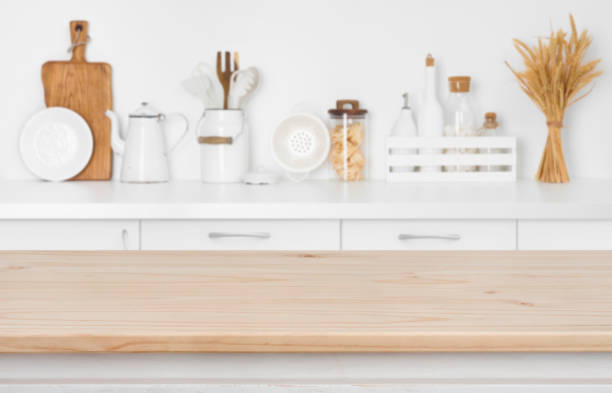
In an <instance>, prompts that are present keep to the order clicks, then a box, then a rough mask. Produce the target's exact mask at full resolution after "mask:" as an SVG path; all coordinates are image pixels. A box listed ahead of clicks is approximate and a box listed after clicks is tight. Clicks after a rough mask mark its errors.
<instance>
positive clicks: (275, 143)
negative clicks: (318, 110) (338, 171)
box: [272, 113, 330, 176]
mask: <svg viewBox="0 0 612 393" xmlns="http://www.w3.org/2000/svg"><path fill="white" fill-rule="evenodd" d="M329 147H330V140H329V132H328V130H327V127H326V126H325V124H324V123H323V121H321V119H319V118H318V117H316V116H313V115H310V114H307V113H300V114H295V115H291V116H289V117H287V118H286V119H284V120H283V121H281V123H280V124H279V125H278V127H276V131H274V135H273V136H272V153H273V155H274V158H275V159H276V162H278V164H279V165H280V166H281V167H282V168H283V169H285V170H286V171H287V172H288V174H289V175H290V176H291V174H300V175H306V174H308V173H309V172H312V171H314V170H315V169H317V168H318V167H319V166H320V165H321V164H323V161H325V159H326V158H327V155H328V154H329Z"/></svg>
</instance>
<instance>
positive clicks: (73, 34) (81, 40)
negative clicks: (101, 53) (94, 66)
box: [68, 20, 91, 61]
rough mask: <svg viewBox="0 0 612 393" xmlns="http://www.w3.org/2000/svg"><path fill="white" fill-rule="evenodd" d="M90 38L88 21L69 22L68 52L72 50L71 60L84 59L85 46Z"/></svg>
mask: <svg viewBox="0 0 612 393" xmlns="http://www.w3.org/2000/svg"><path fill="white" fill-rule="evenodd" d="M90 40H91V38H90V37H89V23H87V22H86V21H80V20H75V21H72V22H70V42H71V44H70V47H68V52H69V53H70V52H72V61H85V47H86V46H87V44H89V41H90Z"/></svg>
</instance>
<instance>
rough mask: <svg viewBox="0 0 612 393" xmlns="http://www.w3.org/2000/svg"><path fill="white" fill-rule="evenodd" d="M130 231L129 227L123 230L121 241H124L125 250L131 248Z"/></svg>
mask: <svg viewBox="0 0 612 393" xmlns="http://www.w3.org/2000/svg"><path fill="white" fill-rule="evenodd" d="M129 235H130V234H129V232H128V230H127V229H124V230H122V231H121V242H122V243H123V249H124V250H129V247H128V244H129Z"/></svg>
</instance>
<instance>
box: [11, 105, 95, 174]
mask: <svg viewBox="0 0 612 393" xmlns="http://www.w3.org/2000/svg"><path fill="white" fill-rule="evenodd" d="M19 148H20V152H21V158H22V159H23V162H24V163H25V165H26V167H27V168H28V169H29V170H30V171H31V172H32V173H33V174H35V175H36V176H38V177H39V178H41V179H43V180H50V181H62V180H68V179H71V178H73V177H74V176H77V175H78V174H79V173H80V172H81V171H82V170H83V168H85V167H86V165H87V163H88V162H89V160H90V158H91V155H92V151H93V137H92V134H91V129H90V128H89V126H88V125H87V122H86V121H85V120H84V119H83V118H82V117H81V116H79V115H78V114H77V113H76V112H74V111H72V110H70V109H66V108H59V107H56V108H47V109H44V110H42V111H40V112H38V113H37V114H35V115H34V116H33V117H32V118H31V119H30V120H29V121H28V122H27V123H26V125H25V127H24V129H23V131H22V133H21V137H20V140H19Z"/></svg>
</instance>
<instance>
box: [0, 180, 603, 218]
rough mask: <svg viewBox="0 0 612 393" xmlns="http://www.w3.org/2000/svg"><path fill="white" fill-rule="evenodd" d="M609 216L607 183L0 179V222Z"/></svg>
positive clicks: (597, 181)
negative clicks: (254, 183) (267, 183)
mask: <svg viewBox="0 0 612 393" xmlns="http://www.w3.org/2000/svg"><path fill="white" fill-rule="evenodd" d="M326 218H328V219H400V218H404V219H417V218H420V219H612V181H604V180H588V181H587V180H579V181H575V182H574V183H571V184H567V185H549V184H540V183H537V182H535V181H532V180H521V181H518V182H517V183H503V184H476V183H474V184H465V183H462V184H389V183H386V182H384V181H375V182H361V183H351V184H345V183H340V182H336V181H307V182H303V183H281V184H278V185H273V186H246V185H241V184H230V185H212V184H202V183H199V182H195V181H194V182H173V183H169V184H122V183H118V182H67V183H44V182H25V181H24V182H0V219H326Z"/></svg>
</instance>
